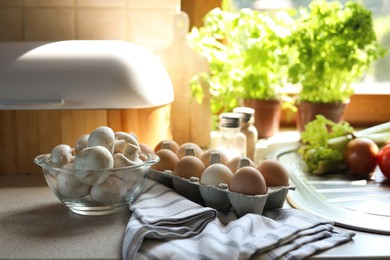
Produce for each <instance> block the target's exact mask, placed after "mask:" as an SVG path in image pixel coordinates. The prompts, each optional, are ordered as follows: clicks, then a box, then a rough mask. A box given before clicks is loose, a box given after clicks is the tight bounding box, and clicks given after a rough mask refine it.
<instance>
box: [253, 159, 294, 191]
mask: <svg viewBox="0 0 390 260" xmlns="http://www.w3.org/2000/svg"><path fill="white" fill-rule="evenodd" d="M256 168H257V169H258V170H259V171H260V172H261V174H262V175H263V176H264V179H265V182H266V183H267V185H268V186H288V185H289V178H288V172H287V169H286V168H285V167H284V166H283V165H282V164H281V163H280V162H278V161H277V160H274V159H266V160H264V161H262V162H261V163H259V165H258V166H257V167H256Z"/></svg>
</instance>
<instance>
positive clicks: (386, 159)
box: [378, 144, 390, 179]
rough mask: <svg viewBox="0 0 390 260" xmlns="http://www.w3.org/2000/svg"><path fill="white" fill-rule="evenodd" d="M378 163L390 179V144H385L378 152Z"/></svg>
mask: <svg viewBox="0 0 390 260" xmlns="http://www.w3.org/2000/svg"><path fill="white" fill-rule="evenodd" d="M378 165H379V169H380V170H381V171H382V173H383V175H385V176H386V177H387V178H388V179H390V144H387V145H385V146H384V147H383V148H382V149H381V150H380V152H379V154H378Z"/></svg>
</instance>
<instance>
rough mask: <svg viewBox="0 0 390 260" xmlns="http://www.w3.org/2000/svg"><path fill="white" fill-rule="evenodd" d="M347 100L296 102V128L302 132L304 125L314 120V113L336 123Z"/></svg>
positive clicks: (339, 119) (342, 112)
mask: <svg viewBox="0 0 390 260" xmlns="http://www.w3.org/2000/svg"><path fill="white" fill-rule="evenodd" d="M348 103H349V102H345V103H342V102H337V103H312V102H306V101H302V102H300V103H299V104H298V114H297V129H298V130H299V131H300V132H302V131H303V130H304V129H305V125H306V124H307V123H309V122H310V121H312V120H314V119H315V117H316V115H323V116H324V117H326V118H328V119H330V120H332V121H334V122H336V123H338V122H340V121H341V119H342V117H343V114H344V110H345V107H346V106H347V105H348Z"/></svg>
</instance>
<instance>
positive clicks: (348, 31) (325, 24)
mask: <svg viewBox="0 0 390 260" xmlns="http://www.w3.org/2000/svg"><path fill="white" fill-rule="evenodd" d="M299 14H300V15H299V17H298V19H297V20H296V23H295V29H294V30H293V33H292V37H291V40H292V41H291V43H290V44H291V46H292V47H293V48H295V51H296V52H295V55H296V56H295V57H293V58H292V60H293V61H295V63H294V64H293V66H291V67H290V69H289V79H290V81H291V82H292V83H294V84H300V86H301V89H300V93H299V101H308V102H314V103H334V102H346V101H348V99H349V98H350V96H351V95H352V94H353V93H354V90H353V87H352V83H353V82H356V81H358V80H360V79H361V78H362V76H363V75H364V73H366V72H367V71H368V69H369V68H370V66H371V65H372V64H373V63H374V62H375V61H376V60H378V59H379V58H380V57H382V56H383V55H384V54H385V50H384V49H383V48H381V47H380V46H379V43H378V41H377V39H376V35H375V32H374V29H373V21H372V14H371V12H370V11H369V10H367V9H366V8H364V7H363V6H361V5H359V4H357V3H356V2H352V1H350V2H347V3H346V4H345V5H344V6H343V5H342V4H341V3H340V2H338V1H333V2H328V1H326V0H314V1H312V2H311V4H310V5H309V8H301V9H300V11H299Z"/></svg>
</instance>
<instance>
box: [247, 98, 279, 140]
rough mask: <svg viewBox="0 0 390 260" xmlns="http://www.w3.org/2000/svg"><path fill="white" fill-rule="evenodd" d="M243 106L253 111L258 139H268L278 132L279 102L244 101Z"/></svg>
mask: <svg viewBox="0 0 390 260" xmlns="http://www.w3.org/2000/svg"><path fill="white" fill-rule="evenodd" d="M244 105H245V106H248V107H251V108H253V109H254V110H255V123H254V125H255V127H256V129H257V132H258V137H259V138H260V139H261V138H268V137H271V136H273V135H275V133H277V132H278V131H279V126H280V113H281V101H280V100H261V99H246V100H245V101H244Z"/></svg>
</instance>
